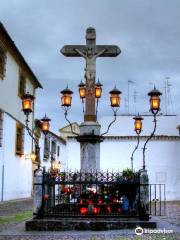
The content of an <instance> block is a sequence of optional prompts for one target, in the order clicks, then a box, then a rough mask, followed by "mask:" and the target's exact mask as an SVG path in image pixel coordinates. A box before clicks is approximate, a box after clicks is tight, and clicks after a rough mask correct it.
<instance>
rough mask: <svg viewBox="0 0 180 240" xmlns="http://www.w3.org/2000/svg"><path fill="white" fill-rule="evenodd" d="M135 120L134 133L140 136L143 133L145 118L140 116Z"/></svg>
mask: <svg viewBox="0 0 180 240" xmlns="http://www.w3.org/2000/svg"><path fill="white" fill-rule="evenodd" d="M133 119H134V131H135V132H136V133H137V134H138V135H139V134H140V133H141V131H142V120H143V118H142V117H141V116H140V115H139V114H138V115H137V116H135V117H134V118H133Z"/></svg>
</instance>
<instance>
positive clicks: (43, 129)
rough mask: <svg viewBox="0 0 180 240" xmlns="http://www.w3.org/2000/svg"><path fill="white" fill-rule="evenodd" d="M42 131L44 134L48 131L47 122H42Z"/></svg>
mask: <svg viewBox="0 0 180 240" xmlns="http://www.w3.org/2000/svg"><path fill="white" fill-rule="evenodd" d="M42 131H44V132H47V131H49V121H44V122H42Z"/></svg>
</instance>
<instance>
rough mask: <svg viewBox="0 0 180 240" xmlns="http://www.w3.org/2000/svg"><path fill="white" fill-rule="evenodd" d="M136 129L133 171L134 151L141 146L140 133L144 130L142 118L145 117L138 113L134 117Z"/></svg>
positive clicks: (132, 168)
mask: <svg viewBox="0 0 180 240" xmlns="http://www.w3.org/2000/svg"><path fill="white" fill-rule="evenodd" d="M133 119H134V131H135V132H136V134H137V145H136V146H135V148H134V150H133V152H132V155H131V170H132V171H133V170H134V167H133V157H134V153H135V151H136V150H137V149H138V147H139V135H140V133H141V131H142V120H143V118H142V117H141V116H140V115H139V114H138V115H137V116H135V117H134V118H133Z"/></svg>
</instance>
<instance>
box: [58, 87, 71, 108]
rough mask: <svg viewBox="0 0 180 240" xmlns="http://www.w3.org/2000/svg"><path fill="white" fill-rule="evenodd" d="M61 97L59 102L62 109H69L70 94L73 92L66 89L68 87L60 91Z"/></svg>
mask: <svg viewBox="0 0 180 240" xmlns="http://www.w3.org/2000/svg"><path fill="white" fill-rule="evenodd" d="M61 94H62V97H61V102H62V106H63V107H70V106H71V102H72V94H73V92H72V91H71V90H70V89H68V86H67V87H66V88H65V89H64V90H63V91H61Z"/></svg>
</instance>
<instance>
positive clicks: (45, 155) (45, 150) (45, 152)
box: [44, 136, 50, 160]
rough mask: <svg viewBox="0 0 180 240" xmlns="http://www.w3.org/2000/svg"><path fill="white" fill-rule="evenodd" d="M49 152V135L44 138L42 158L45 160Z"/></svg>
mask: <svg viewBox="0 0 180 240" xmlns="http://www.w3.org/2000/svg"><path fill="white" fill-rule="evenodd" d="M49 152H50V140H49V137H47V136H46V137H45V139H44V159H45V160H47V159H48V158H49Z"/></svg>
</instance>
